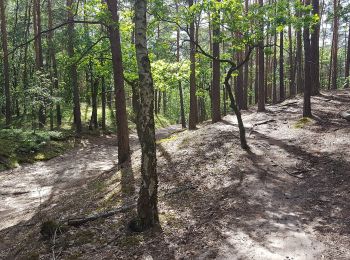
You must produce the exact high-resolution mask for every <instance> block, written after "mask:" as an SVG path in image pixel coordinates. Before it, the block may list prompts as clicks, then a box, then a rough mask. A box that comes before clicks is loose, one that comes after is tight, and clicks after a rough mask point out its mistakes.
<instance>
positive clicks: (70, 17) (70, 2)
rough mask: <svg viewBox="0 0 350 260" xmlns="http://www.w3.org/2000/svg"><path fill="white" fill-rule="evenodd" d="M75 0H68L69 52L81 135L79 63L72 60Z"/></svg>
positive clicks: (77, 129) (76, 127)
mask: <svg viewBox="0 0 350 260" xmlns="http://www.w3.org/2000/svg"><path fill="white" fill-rule="evenodd" d="M73 1H74V0H67V17H68V22H69V23H68V26H67V52H68V56H69V58H70V59H71V62H70V64H69V74H70V84H71V87H72V89H73V115H74V124H75V130H76V133H77V134H78V135H79V134H80V133H81V131H82V123H81V112H80V94H79V85H78V72H77V64H76V63H75V62H74V61H73V62H72V60H73V58H74V45H75V28H74V22H73V21H74V17H73Z"/></svg>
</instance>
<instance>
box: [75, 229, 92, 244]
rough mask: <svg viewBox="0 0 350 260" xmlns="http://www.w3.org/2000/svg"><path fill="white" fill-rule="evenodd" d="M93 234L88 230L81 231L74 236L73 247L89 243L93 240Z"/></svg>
mask: <svg viewBox="0 0 350 260" xmlns="http://www.w3.org/2000/svg"><path fill="white" fill-rule="evenodd" d="M94 235H95V234H94V233H93V232H92V231H90V230H81V231H79V232H78V233H77V234H76V235H75V239H74V245H75V246H80V245H85V244H87V243H90V242H91V241H92V240H93V238H94Z"/></svg>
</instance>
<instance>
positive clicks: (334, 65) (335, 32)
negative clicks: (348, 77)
mask: <svg viewBox="0 0 350 260" xmlns="http://www.w3.org/2000/svg"><path fill="white" fill-rule="evenodd" d="M338 1H339V0H333V8H334V21H333V41H332V66H331V74H332V77H331V88H332V89H337V79H338V38H339V35H338V34H339V17H338V6H339V2H338Z"/></svg>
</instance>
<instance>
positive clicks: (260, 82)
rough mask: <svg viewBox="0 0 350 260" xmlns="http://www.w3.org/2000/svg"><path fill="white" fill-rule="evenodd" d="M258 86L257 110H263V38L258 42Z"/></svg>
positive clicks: (260, 3) (262, 28)
mask: <svg viewBox="0 0 350 260" xmlns="http://www.w3.org/2000/svg"><path fill="white" fill-rule="evenodd" d="M259 5H260V7H263V5H264V1H263V0H259ZM260 27H261V28H260V30H261V32H262V33H263V31H264V24H263V22H262V21H261V25H260ZM258 59H259V79H258V82H259V86H258V92H259V93H258V95H259V97H258V111H259V112H263V111H265V62H264V60H265V57H264V40H261V41H260V43H259V58H258Z"/></svg>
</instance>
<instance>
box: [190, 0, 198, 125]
mask: <svg viewBox="0 0 350 260" xmlns="http://www.w3.org/2000/svg"><path fill="white" fill-rule="evenodd" d="M188 5H189V7H191V6H192V5H193V0H188ZM194 41H195V28H194V21H191V23H190V49H191V51H190V52H191V53H190V61H191V75H190V115H189V123H188V128H189V129H190V130H195V129H196V125H197V122H198V108H197V96H196V92H197V89H196V45H195V43H194Z"/></svg>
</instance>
